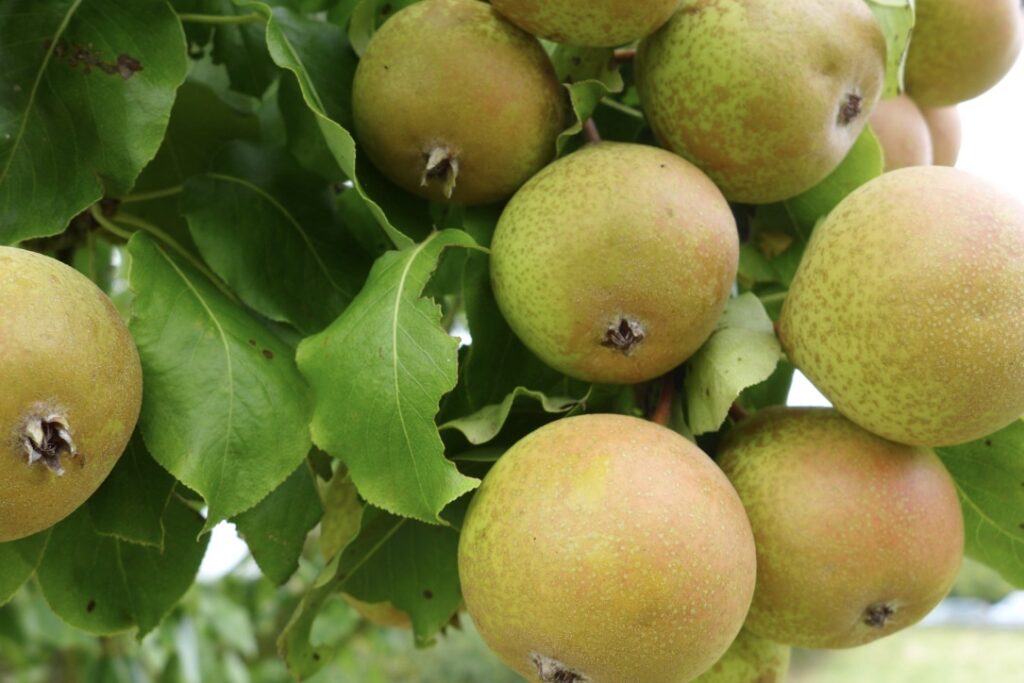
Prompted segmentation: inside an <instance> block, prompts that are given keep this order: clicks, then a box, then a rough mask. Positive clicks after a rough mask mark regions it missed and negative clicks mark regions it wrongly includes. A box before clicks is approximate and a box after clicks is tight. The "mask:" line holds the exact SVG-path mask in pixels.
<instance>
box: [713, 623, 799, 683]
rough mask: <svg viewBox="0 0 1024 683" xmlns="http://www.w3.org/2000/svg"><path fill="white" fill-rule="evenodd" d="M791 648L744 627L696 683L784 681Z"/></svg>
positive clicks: (780, 682)
mask: <svg viewBox="0 0 1024 683" xmlns="http://www.w3.org/2000/svg"><path fill="white" fill-rule="evenodd" d="M791 650H792V648H790V647H789V646H788V645H780V644H779V643H775V642H772V641H770V640H767V639H765V638H760V637H758V636H755V635H754V634H753V633H751V632H750V631H748V630H746V629H743V630H742V631H740V634H739V635H738V636H736V640H734V641H733V643H732V645H730V646H729V651H728V652H726V653H725V655H724V656H723V657H722V658H721V659H719V660H718V661H717V662H715V665H714V666H713V667H711V668H710V669H709V670H708V671H707V672H706V673H704V674H702V675H701V676H698V677H697V678H696V679H695V680H694V682H693V683H783V681H785V680H786V673H787V672H788V671H789V656H790V653H791Z"/></svg>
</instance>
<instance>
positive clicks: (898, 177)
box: [779, 166, 1024, 446]
mask: <svg viewBox="0 0 1024 683" xmlns="http://www.w3.org/2000/svg"><path fill="white" fill-rule="evenodd" d="M779 338H780V339H781V341H782V344H783V347H784V348H785V349H786V352H787V353H788V354H789V357H790V359H791V360H792V361H793V363H794V364H796V366H797V367H799V368H800V369H801V370H803V372H804V374H806V375H807V376H808V377H809V378H810V380H811V381H812V382H813V383H814V384H815V385H816V386H817V387H818V389H820V390H821V391H822V393H824V394H825V395H826V396H827V397H828V398H829V399H830V400H831V401H832V403H833V405H835V406H836V408H838V409H839V410H840V411H841V412H842V413H843V414H844V415H846V416H847V417H848V418H850V419H851V420H853V421H854V422H856V423H858V424H859V425H861V426H862V427H864V428H865V429H868V430H869V431H872V432H874V433H876V434H880V435H881V436H884V437H886V438H888V439H892V440H893V441H898V442H900V443H909V444H919V445H924V446H944V445H952V444H959V443H964V442H966V441H971V440H973V439H977V438H980V437H982V436H985V435H987V434H991V433H992V432H995V431H997V430H999V429H1001V428H1002V427H1005V426H1006V425H1008V424H1010V423H1011V422H1013V421H1014V420H1016V419H1017V418H1019V417H1020V416H1021V415H1022V414H1024V362H1021V359H1022V358H1024V204H1022V203H1021V202H1019V201H1018V200H1016V199H1015V198H1014V197H1012V196H1010V195H1007V194H1004V193H1002V192H1000V191H999V190H997V189H995V188H993V187H991V186H990V185H988V184H987V183H985V182H984V181H982V180H980V179H978V178H976V177H974V176H972V175H970V174H968V173H965V172H963V171H958V170H955V169H951V168H945V167H940V166H930V167H916V168H905V169H901V170H899V171H893V172H892V173H886V174H884V175H882V176H881V177H879V178H875V179H874V180H872V181H870V182H868V183H867V184H866V185H864V186H862V187H861V188H860V189H858V190H856V191H855V192H854V193H852V194H851V195H849V196H848V197H847V198H846V199H844V200H843V201H842V202H841V203H840V204H839V206H837V207H836V208H835V209H834V210H833V211H832V213H831V214H830V215H829V216H828V218H827V219H826V220H825V221H824V222H823V223H822V225H821V226H820V227H819V228H818V229H817V230H815V232H814V234H813V235H812V237H811V241H810V244H809V245H808V247H807V250H806V252H805V253H804V256H803V260H802V261H801V263H800V267H799V269H798V270H797V274H796V277H795V278H794V280H793V284H792V286H791V287H790V290H789V295H788V296H787V297H786V302H785V304H784V306H783V310H782V317H781V319H780V326H779Z"/></svg>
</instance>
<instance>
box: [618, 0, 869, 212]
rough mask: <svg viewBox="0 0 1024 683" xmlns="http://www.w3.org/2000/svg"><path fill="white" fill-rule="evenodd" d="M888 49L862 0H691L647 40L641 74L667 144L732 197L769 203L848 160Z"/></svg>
mask: <svg viewBox="0 0 1024 683" xmlns="http://www.w3.org/2000/svg"><path fill="white" fill-rule="evenodd" d="M838 26H841V27H843V28H842V30H841V31H839V30H837V29H836V27H838ZM885 51H886V47H885V39H884V37H883V36H882V30H881V28H880V27H879V24H878V21H877V20H876V19H875V17H874V15H873V14H872V13H871V10H870V9H869V8H868V6H867V5H866V4H865V3H864V2H863V0H802V1H801V2H779V1H778V0H684V1H683V3H682V5H681V6H680V10H679V12H677V13H676V14H675V15H674V16H673V17H672V19H671V20H669V22H668V23H667V24H666V25H665V26H663V27H662V28H661V29H660V30H659V31H657V32H656V33H654V34H653V35H652V36H650V37H648V38H647V39H645V40H644V41H643V42H642V43H641V44H640V48H639V50H638V53H637V60H636V65H635V73H636V80H637V88H638V91H639V94H640V101H641V103H642V105H643V108H644V112H645V113H646V115H647V119H648V122H649V123H650V125H651V128H652V129H653V131H654V133H655V135H656V137H657V138H658V140H659V141H660V142H661V144H662V146H664V147H666V148H668V149H671V150H672V151H674V152H676V153H677V154H681V155H682V156H684V157H686V158H687V159H689V160H690V161H692V162H693V163H695V164H696V165H697V166H699V167H700V168H701V169H703V170H704V172H705V173H707V174H708V175H709V176H710V177H711V179H712V180H713V181H715V183H716V184H717V185H718V186H719V187H720V188H721V189H722V192H723V193H724V194H725V196H726V197H727V198H728V199H729V200H730V201H734V202H742V203H748V204H766V203H770V202H776V201H780V200H783V199H787V198H789V197H793V196H795V195H797V194H800V193H801V192H803V191H805V190H807V189H809V188H811V187H813V186H814V185H816V184H817V183H818V182H820V181H821V180H823V179H824V178H825V177H826V176H827V175H828V174H829V173H831V172H832V171H833V170H834V169H835V168H836V166H838V165H839V163H840V162H841V161H842V160H843V158H845V156H846V153H847V152H848V151H849V150H850V147H852V146H853V143H854V142H855V141H856V140H857V137H858V136H859V135H860V132H861V130H862V129H863V128H864V125H865V124H866V123H867V120H868V116H869V114H870V113H871V110H872V108H873V107H874V106H875V103H876V102H877V101H878V98H879V96H880V94H881V92H882V86H883V83H884V80H885V54H886V52H885Z"/></svg>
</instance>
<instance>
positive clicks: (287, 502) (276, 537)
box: [235, 463, 323, 585]
mask: <svg viewBox="0 0 1024 683" xmlns="http://www.w3.org/2000/svg"><path fill="white" fill-rule="evenodd" d="M322 512H323V510H322V508H321V507H320V497H319V495H318V494H317V490H316V482H315V481H314V479H313V473H312V472H311V471H310V469H309V466H308V465H306V463H303V464H301V465H299V466H298V468H296V470H295V471H294V472H292V474H291V476H290V477H288V478H287V479H285V481H284V483H283V484H281V485H280V486H278V487H277V488H276V489H274V491H273V492H272V493H271V494H270V495H269V496H267V497H266V498H264V499H263V500H261V501H260V502H259V503H258V504H257V505H256V507H254V508H252V509H251V510H248V511H246V512H243V513H242V514H240V515H238V517H236V518H235V525H236V526H237V528H238V534H239V536H241V537H242V538H243V539H244V540H245V542H246V544H247V545H248V546H249V550H251V551H252V556H253V559H255V560H256V564H257V565H259V568H260V570H261V571H262V572H263V575H264V576H266V577H267V578H268V579H270V580H271V581H273V582H274V583H275V584H278V585H280V584H282V583H284V582H285V581H287V580H288V578H289V577H290V576H291V575H292V574H294V573H295V570H296V569H298V568H299V556H300V555H301V554H302V547H303V546H304V545H305V543H306V535H307V534H308V533H309V531H310V530H311V529H312V528H313V527H315V526H316V524H317V522H319V521H320V515H321V514H322Z"/></svg>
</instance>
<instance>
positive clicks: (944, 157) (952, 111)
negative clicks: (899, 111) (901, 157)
mask: <svg viewBox="0 0 1024 683" xmlns="http://www.w3.org/2000/svg"><path fill="white" fill-rule="evenodd" d="M921 113H922V114H923V115H924V120H925V121H927V122H928V131H929V132H930V133H931V137H932V152H933V153H934V157H935V158H934V160H933V162H932V163H934V164H935V165H936V166H956V160H957V159H958V158H959V157H960V142H961V140H962V137H963V130H962V127H961V125H960V112H958V111H957V108H956V107H955V106H952V107H936V108H934V109H922V110H921Z"/></svg>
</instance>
